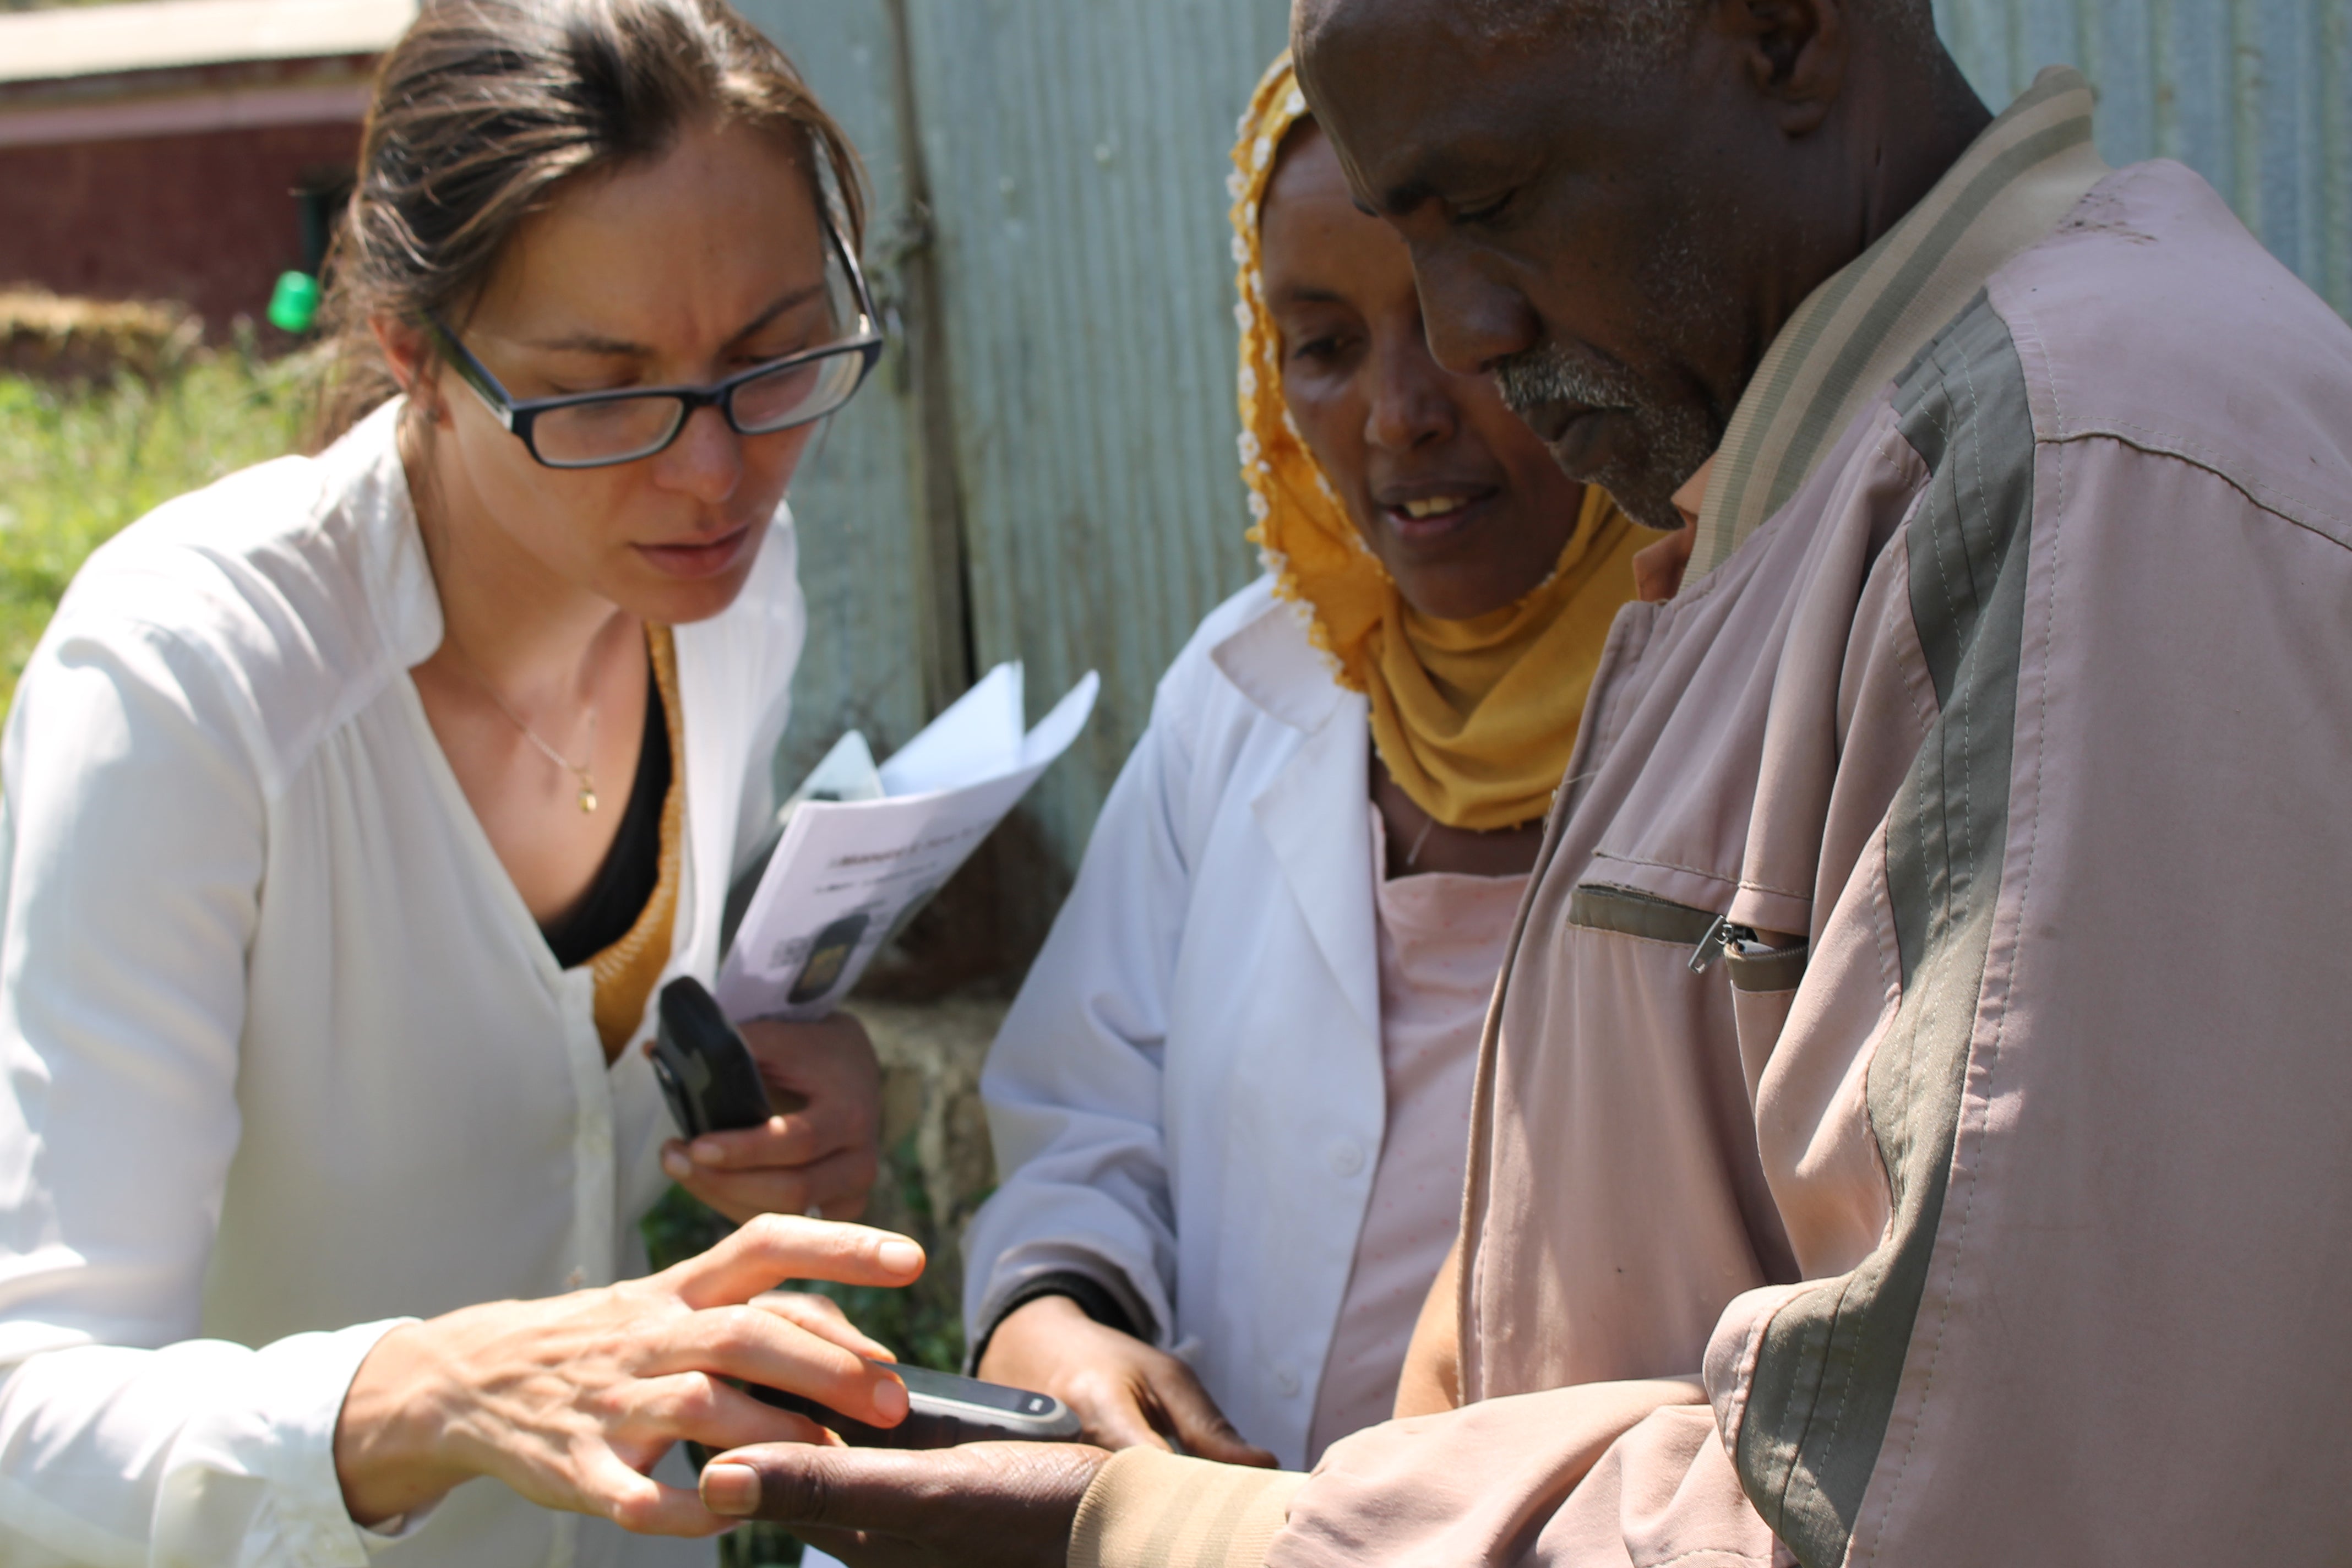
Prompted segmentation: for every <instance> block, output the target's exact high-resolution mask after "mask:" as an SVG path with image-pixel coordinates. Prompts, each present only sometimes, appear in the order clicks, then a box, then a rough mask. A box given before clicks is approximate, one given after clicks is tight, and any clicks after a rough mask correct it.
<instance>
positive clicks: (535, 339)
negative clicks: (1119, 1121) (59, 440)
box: [0, 0, 922, 1568]
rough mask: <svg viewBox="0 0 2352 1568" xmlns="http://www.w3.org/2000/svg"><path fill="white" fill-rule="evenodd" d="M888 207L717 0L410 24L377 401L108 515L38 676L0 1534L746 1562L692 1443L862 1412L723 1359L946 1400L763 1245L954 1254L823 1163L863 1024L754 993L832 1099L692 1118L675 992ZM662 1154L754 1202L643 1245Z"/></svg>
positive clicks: (868, 362)
mask: <svg viewBox="0 0 2352 1568" xmlns="http://www.w3.org/2000/svg"><path fill="white" fill-rule="evenodd" d="M861 216H862V213H861V207H860V201H859V185H858V178H857V171H856V164H855V158H854V154H853V153H852V152H851V151H850V149H849V147H848V144H847V143H846V142H845V139H844V138H843V136H842V134H841V132H840V131H839V130H838V129H837V128H836V126H835V124H834V122H833V121H831V120H830V119H829V118H827V116H826V115H825V113H824V110H823V109H821V108H820V107H819V105H818V104H817V102H816V100H815V99H814V96H813V95H812V94H811V92H810V90H809V89H808V88H807V86H806V85H805V84H804V83H803V81H802V80H801V79H800V78H799V77H798V76H797V75H796V74H795V72H794V71H793V68H792V66H791V65H790V63H789V62H788V61H787V60H786V59H785V58H783V57H782V54H780V53H779V52H778V51H777V50H776V48H775V47H774V46H773V45H772V44H771V43H769V42H768V41H767V40H766V39H764V38H763V37H761V36H760V35H759V34H758V33H757V32H756V31H755V30H753V29H752V28H751V26H748V25H747V24H746V23H744V22H743V21H742V20H741V19H740V17H738V16H736V15H735V14H734V13H733V12H731V11H730V10H728V9H727V8H726V7H725V5H723V4H721V3H720V0H556V3H550V0H453V3H450V4H441V5H429V6H427V7H425V10H424V13H423V16H422V18H421V19H420V20H419V21H418V22H417V23H416V25H415V27H414V28H413V29H412V31H411V32H410V33H409V34H408V36H407V37H405V39H404V40H403V41H402V42H401V43H400V44H399V45H398V46H397V47H395V48H394V50H393V51H392V53H391V54H390V56H389V57H388V58H387V59H386V61H385V63H384V65H383V70H382V74H381V77H380V79H379V82H378V86H377V92H376V102H375V106H374V109H373V112H372V114H371V116H370V118H369V121H368V123H367V127H366V131H365V134H364V141H363V148H362V163H361V168H360V170H359V177H358V184H357V188H356V191H355V193H354V195H353V196H352V204H351V208H350V212H349V216H348V222H347V225H346V228H345V231H344V233H343V235H342V237H341V241H340V250H339V253H338V258H337V262H336V265H335V267H334V268H333V277H332V280H331V281H332V287H333V289H334V292H335V296H336V298H337V299H338V300H339V301H340V309H341V313H342V320H343V321H344V322H345V324H346V326H347V328H348V330H349V333H350V337H351V340H352V342H354V343H355V344H357V345H359V346H361V347H363V348H364V349H365V350H366V351H367V352H368V353H369V354H370V355H371V356H373V364H374V366H375V368H376V369H377V370H379V371H381V372H382V373H383V374H384V375H386V376H388V378H389V381H388V384H383V390H382V392H379V393H377V394H375V395H374V400H375V401H377V402H378V404H379V405H378V406H375V407H374V408H373V411H371V412H367V413H366V414H365V416H364V417H362V418H360V419H358V421H357V422H356V423H355V424H353V425H352V426H351V427H350V428H349V430H348V433H346V434H344V435H342V436H341V438H340V439H338V440H337V441H335V443H334V444H333V445H332V446H331V447H329V448H328V449H327V450H325V451H324V452H323V453H322V454H321V455H320V456H319V457H317V458H309V459H287V460H283V461H279V462H276V463H270V464H267V465H265V466H263V467H261V468H255V469H252V470H249V471H247V472H244V473H241V474H237V475H235V476H233V477H231V478H229V479H225V480H223V481H222V482H220V483H219V484H217V485H215V486H214V487H212V488H211V489H206V490H204V491H202V492H199V493H197V494H194V495H192V496H188V497H185V498H184V499H182V500H178V501H175V502H173V504H171V505H170V506H167V507H165V508H163V510H160V511H159V512H157V513H156V514H155V515H153V516H152V517H150V518H148V519H146V520H145V521H142V522H140V523H138V524H136V525H134V526H133V527H131V529H130V530H128V531H126V532H125V533H123V534H122V535H121V537H120V538H119V539H117V540H116V541H114V542H112V543H110V544H109V545H108V546H107V547H105V548H104V549H102V550H101V551H100V552H98V553H97V554H96V555H94V556H93V557H92V558H91V559H90V561H89V564H88V565H87V566H86V567H85V568H84V569H83V571H82V573H81V574H80V575H79V577H78V578H77V579H76V581H75V584H74V585H73V587H72V589H71V591H70V592H69V593H68V595H67V596H66V598H65V601H64V603H63V605H61V606H60V608H59V610H58V615H57V617H56V620H55V622H54V624H53V625H52V626H50V628H49V630H48V633H47V637H45V638H44V639H43V641H42V643H41V645H40V647H39V648H38V650H37V652H36V653H35V655H34V657H33V658H32V661H31V663H30V665H29V667H28V668H27V669H26V672H25V677H24V680H23V683H22V685H21V686H20V687H19V689H18V695H17V699H16V707H15V710H14V711H13V712H12V713H11V714H10V716H9V721H8V727H7V731H6V740H5V759H0V773H5V807H0V1059H5V1072H6V1079H7V1088H6V1093H5V1096H0V1561H5V1562H6V1563H10V1564H12V1565H16V1568H29V1565H32V1564H46V1563H98V1562H104V1563H123V1562H149V1563H222V1564H230V1563H305V1564H312V1563H315V1564H329V1563H350V1564H358V1563H367V1562H370V1561H373V1562H376V1563H383V1564H397V1563H433V1564H436V1568H465V1565H471V1564H482V1565H486V1568H487V1565H488V1564H499V1565H501V1568H503V1565H507V1564H515V1563H549V1562H558V1561H561V1562H565V1563H583V1564H589V1563H595V1564H650V1563H668V1562H689V1561H699V1562H703V1563H709V1562H710V1561H711V1560H712V1552H713V1549H712V1547H711V1546H710V1545H709V1542H700V1543H695V1542H683V1541H677V1540H670V1541H667V1542H664V1541H660V1540H656V1539H652V1537H656V1536H670V1537H698V1536H709V1535H711V1534H714V1533H716V1532H717V1531H719V1530H720V1529H721V1528H723V1526H724V1524H725V1522H726V1521H721V1520H719V1519H717V1518H714V1517H713V1516H711V1515H709V1513H707V1512H705V1511H704V1510H703V1508H702V1506H701V1504H700V1503H699V1501H698V1500H697V1498H696V1496H695V1492H694V1489H693V1484H694V1483H693V1479H692V1477H691V1475H690V1473H689V1472H688V1469H687V1468H686V1467H685V1465H684V1463H683V1456H682V1455H681V1454H680V1453H679V1452H678V1445H679V1444H681V1443H682V1442H683V1441H686V1440H693V1441H698V1442H700V1443H703V1444H706V1445H709V1446H710V1447H719V1448H723V1447H732V1446H735V1445H737V1444H740V1443H743V1442H747V1441H752V1440H755V1439H763V1438H765V1439H795V1438H796V1439H814V1438H816V1437H817V1436H818V1432H817V1430H816V1428H815V1427H814V1426H811V1425H810V1424H809V1423H808V1422H806V1421H804V1420H803V1419H802V1418H801V1417H799V1416H796V1415H787V1414H784V1413H782V1412H780V1411H776V1410H773V1409H771V1408H770V1407H768V1406H766V1405H761V1404H759V1403H757V1402H755V1401H753V1400H752V1399H751V1397H750V1396H748V1395H747V1394H743V1393H741V1392H740V1390H738V1389H736V1388H735V1387H733V1386H731V1385H730V1384H729V1383H727V1382H725V1381H724V1380H726V1379H742V1380H748V1381H751V1382H754V1383H759V1384H777V1385H786V1386H790V1387H793V1388H795V1389H797V1390H799V1391H800V1392H803V1393H804V1394H810V1395H813V1396H814V1397H816V1398H818V1399H820V1400H822V1401H823V1402H824V1404H826V1405H831V1406H833V1407H835V1408H836V1409H839V1410H841V1411H843V1412H845V1414H848V1415H853V1416H856V1417H859V1418H862V1419H866V1420H877V1421H880V1422H882V1423H884V1424H886V1425H887V1424H889V1423H891V1422H894V1421H895V1420H896V1419H897V1418H898V1415H900V1414H902V1413H903V1412H904V1410H905V1408H906V1394H905V1391H904V1389H903V1388H902V1387H901V1386H900V1385H899V1384H898V1383H897V1382H896V1381H895V1380H893V1379H891V1378H889V1377H887V1375H886V1374H884V1373H878V1372H877V1371H875V1370H874V1369H873V1368H872V1367H870V1366H869V1365H868V1364H867V1363H866V1362H865V1361H864V1360H863V1359H861V1358H862V1356H864V1355H878V1354H882V1353H884V1352H881V1350H880V1347H878V1346H876V1345H874V1344H872V1343H871V1342H868V1341H866V1339H864V1338H863V1337H862V1336H861V1335H859V1334H857V1333H856V1331H854V1330H852V1329H851V1328H850V1327H849V1326H848V1324H847V1323H846V1322H845V1321H844V1320H842V1319H841V1317H840V1315H839V1314H838V1313H837V1312H835V1311H833V1310H831V1309H830V1308H829V1307H827V1306H825V1305H824V1303H823V1302H821V1301H818V1300H814V1299H811V1298H800V1297H789V1296H765V1297H763V1296H762V1293H763V1292H767V1291H770V1290H771V1289H772V1288H773V1287H774V1286H776V1285H777V1284H778V1283H779V1282H780V1281H782V1280H784V1279H790V1278H800V1279H808V1278H824V1279H836V1280H842V1281H846V1282H851V1283H863V1284H877V1285H898V1284H904V1283H906V1282H908V1280H909V1279H912V1278H914V1277H915V1275H916V1274H918V1273H919V1271H920V1268H921V1265H922V1258H921V1254H920V1251H919V1249H918V1248H917V1247H915V1245H914V1244H913V1243H912V1242H909V1241H907V1240H906V1239H904V1238H902V1237H889V1236H886V1235H883V1234H881V1233H878V1232H873V1231H868V1230H863V1229H859V1228H856V1227H854V1226H828V1225H824V1224H823V1223H821V1222H819V1221H816V1220H814V1219H811V1218H807V1217H803V1216H805V1215H816V1214H822V1215H828V1216H832V1217H835V1218H848V1217H854V1216H855V1215H856V1213H857V1212H858V1209H859V1207H860V1205H861V1203H862V1201H863V1196H864V1193H865V1190H866V1186H867V1185H868V1184H869V1183H870V1182H871V1180H872V1176H873V1173H874V1169H875V1153H874V1147H873V1145H874V1132H875V1125H876V1121H877V1098H878V1097H877V1073H876V1068H875V1066H874V1061H873V1057H872V1052H871V1048H870V1047H869V1046H868V1044H867V1042H866V1038H865V1037H864V1035H863V1033H862V1031H860V1030H859V1029H858V1028H857V1026H856V1025H855V1023H854V1022H851V1021H848V1020H845V1019H844V1020H834V1021H828V1022H826V1023H823V1024H818V1025H814V1026H786V1025H782V1024H777V1023H766V1024H761V1023H753V1024H751V1025H748V1026H746V1033H747V1035H748V1036H749V1037H750V1038H751V1043H752V1045H753V1047H754V1049H755V1051H757V1052H759V1053H760V1054H761V1058H762V1065H763V1068H766V1070H767V1072H768V1075H769V1077H770V1079H771V1081H772V1085H773V1086H774V1087H775V1088H777V1089H782V1090H788V1091H792V1093H793V1094H795V1095H797V1096H799V1097H801V1098H802V1099H803V1100H805V1102H806V1104H805V1109H803V1110H797V1111H795V1112H794V1113H793V1114H791V1115H788V1116H785V1117H782V1118H780V1119H778V1120H777V1121H772V1122H771V1123H770V1124H769V1125H768V1126H767V1127H766V1128H763V1129H760V1130H755V1131H747V1132H740V1133H733V1134H727V1135H723V1136H720V1137H718V1138H713V1139H708V1140H704V1141H700V1142H698V1143H697V1144H695V1145H694V1146H691V1147H688V1146H685V1145H682V1144H680V1143H679V1142H676V1141H674V1140H667V1139H666V1137H665V1134H666V1132H667V1131H668V1128H667V1116H666V1112H665V1110H664V1109H663V1107H662V1103H661V1100H660V1096H659V1094H658V1092H657V1090H656V1084H655V1081H654V1079H653V1076H652V1074H651V1071H650V1068H649V1066H648V1063H647V1062H646V1058H645V1056H644V1054H643V1051H642V1050H641V1048H640V1047H641V1046H642V1045H643V1043H644V1041H645V1040H646V1037H647V1036H648V1035H649V1033H650V1030H651V1026H650V1018H649V1007H648V1004H649V1002H650V1001H651V999H652V997H653V996H654V994H655V992H656V989H657V987H658V986H659V985H660V984H662V983H663V982H664V981H666V980H667V979H668V978H669V977H671V976H674V975H678V974H698V975H702V976H705V977H707V976H709V973H711V971H712V970H713V968H714V967H715V965H716V963H717V960H718V956H719V924H720V918H721V908H722V902H723V900H724V898H725V896H726V892H727V889H728V886H729V883H730V879H733V878H734V877H735V876H737V875H738V874H739V873H740V871H742V870H743V869H744V868H745V862H746V860H747V858H749V857H750V856H751V853H752V852H753V851H754V850H755V849H756V847H757V846H758V845H759V844H760V843H761V840H762V838H763V837H764V829H765V828H766V827H767V826H768V824H769V822H770V820H771V817H772V805H773V801H772V789H771V784H770V772H769V769H770V761H771V758H772V753H773V752H774V750H775V747H776V744H777V742H778V739H779V737H780V735H781V733H782V728H783V724H784V717H785V709H786V696H787V689H788V686H789V683H790V680H791V677H792V673H793V664H794V661H795V659H796V658H797V656H798V654H799V650H800V646H801V641H802V635H803V626H802V610H803V606H802V599H801V594H800V590H799V587H798V585H797V584H796V581H795V578H794V566H793V549H794V545H793V531H792V523H791V520H790V517H789V514H788V513H787V512H786V510H785V508H784V494H785V490H786V489H787V487H788V486H789V484H790V482H791V480H792V477H793V468H794V466H795V465H796V464H797V463H798V462H799V460H800V458H801V457H802V454H803V451H804V450H805V448H806V447H807V444H808V442H809V440H810V438H811V437H812V434H813V432H814V429H815V428H816V426H817V424H818V422H819V421H821V420H822V419H824V416H826V415H828V414H830V413H832V412H833V411H835V409H837V408H839V407H840V406H842V405H843V404H844V403H845V402H846V401H847V399H848V398H849V396H850V395H851V394H852V393H854V392H855V391H856V388H857V386H858V384H859V383H860V381H861V380H862V379H863V378H864V376H865V375H866V373H867V371H868V370H869V369H870V368H871V367H872V365H873V363H874V361H875V359H876V357H877V354H878V353H879V352H880V337H879V334H878V333H877V331H876V328H875V324H874V311H873V308H872V306H871V304H870V302H869V301H868V299H867V296H866V289H865V286H864V283H863V281H862V279H860V277H859V274H858V270H857V266H856V259H855V257H856V243H857V238H858V235H859V231H860V226H861ZM344 391H345V393H346V395H349V396H351V397H352V398H353V399H355V400H356V401H357V402H359V403H361V404H364V403H365V402H367V401H369V400H370V395H369V393H368V389H367V386H366V385H363V384H359V383H353V382H350V381H347V382H346V384H345V387H344ZM384 394H390V395H388V396H387V395H384ZM665 1173H667V1174H668V1175H671V1176H675V1177H676V1178H677V1180H679V1181H681V1182H683V1183H684V1184H686V1185H687V1186H688V1188H689V1189H690V1190H692V1191H693V1192H695V1193H696V1194H698V1195H700V1196H701V1197H703V1198H704V1199H705V1200H707V1201H708V1202H709V1203H710V1204H711V1205H714V1206H715V1207H717V1208H719V1210H721V1211H722V1212H724V1213H725V1214H727V1215H730V1216H731V1217H733V1218H736V1219H738V1220H742V1221H747V1222H749V1223H747V1224H746V1225H745V1226H744V1227H743V1228H742V1229H741V1230H740V1231H739V1232H738V1233H737V1234H736V1235H735V1236H734V1237H732V1238H731V1239H730V1240H729V1241H728V1242H726V1243H723V1244H722V1245H721V1246H719V1247H717V1248H715V1249H714V1250H713V1251H711V1252H710V1253H709V1254H706V1255H705V1256H704V1257H702V1258H698V1259H695V1260H692V1261H690V1262H688V1263H687V1264H684V1265H681V1266H679V1267H678V1268H673V1269H671V1270H669V1271H667V1272H666V1273H664V1274H660V1275H656V1276H653V1277H652V1278H650V1279H636V1278H635V1276H639V1275H642V1274H643V1273H644V1262H645V1260H644V1256H643V1252H642V1249H641V1247H640V1246H639V1244H638V1243H637V1241H636V1239H635V1234H636V1224H637V1221H638V1219H639V1217H640V1216H641V1215H643V1214H644V1213H645V1212H646V1209H647V1207H648V1206H649V1205H651V1204H652V1202H653V1201H654V1200H655V1198H656V1195H657V1194H659V1193H660V1191H662V1190H663V1188H664V1186H665ZM782 1216H791V1217H782ZM566 1510H568V1514H569V1515H572V1516H576V1515H580V1514H586V1515H593V1516H598V1517H596V1518H594V1519H583V1518H579V1517H568V1516H567V1511H566ZM616 1526H617V1527H619V1528H615V1527H616ZM631 1531H635V1532H645V1534H644V1535H643V1536H633V1535H631V1534H629V1533H626V1532H631Z"/></svg>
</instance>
